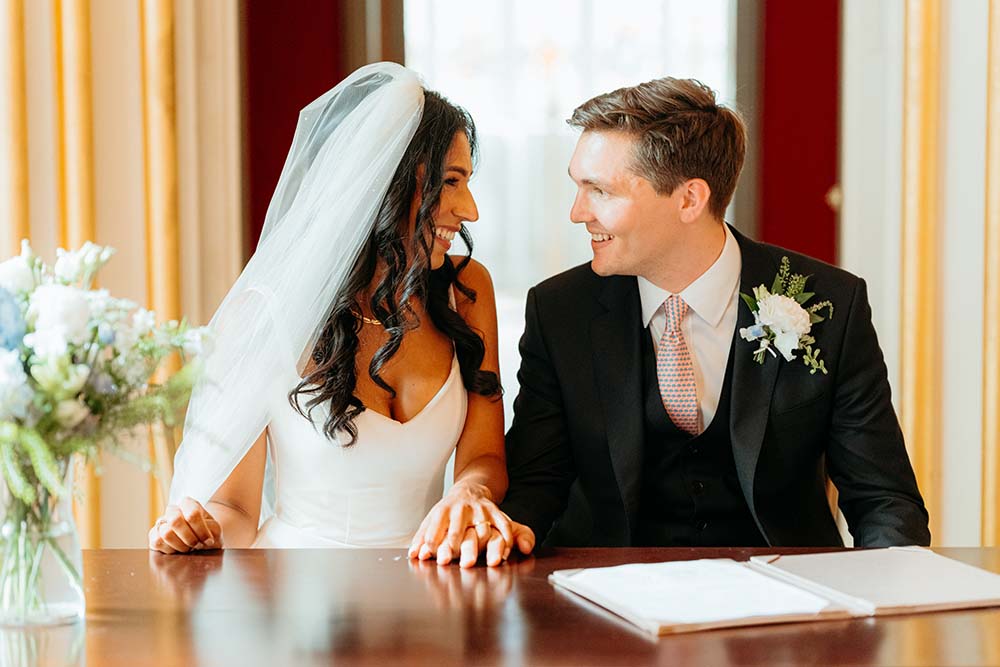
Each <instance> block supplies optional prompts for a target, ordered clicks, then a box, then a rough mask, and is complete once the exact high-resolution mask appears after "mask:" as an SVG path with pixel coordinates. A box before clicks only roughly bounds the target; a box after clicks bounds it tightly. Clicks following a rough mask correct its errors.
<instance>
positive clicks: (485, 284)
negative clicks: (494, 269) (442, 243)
mask: <svg viewBox="0 0 1000 667" xmlns="http://www.w3.org/2000/svg"><path fill="white" fill-rule="evenodd" d="M448 259H449V260H451V263H452V264H453V265H454V266H455V267H456V268H457V267H459V266H460V265H461V263H462V262H465V261H466V258H465V257H463V256H461V255H448ZM458 279H459V280H460V281H461V282H462V283H463V284H464V285H467V286H469V287H471V288H472V289H474V290H476V291H479V289H480V288H482V289H488V290H489V291H490V292H492V291H493V278H492V277H491V276H490V272H489V270H488V269H487V268H486V267H485V266H483V264H482V263H481V262H479V261H477V260H475V259H473V258H471V257H469V258H468V262H466V264H465V268H463V269H462V272H461V273H459V274H458Z"/></svg>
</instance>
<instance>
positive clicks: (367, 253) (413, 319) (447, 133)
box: [288, 90, 502, 446]
mask: <svg viewBox="0 0 1000 667" xmlns="http://www.w3.org/2000/svg"><path fill="white" fill-rule="evenodd" d="M459 132H463V133H464V134H465V136H466V137H467V138H468V140H469V146H470V148H471V150H472V156H473V160H475V159H476V157H477V156H478V150H477V145H476V126H475V124H474V123H473V121H472V117H471V116H470V115H469V114H468V112H467V111H465V110H464V109H462V108H461V107H458V106H456V105H454V104H452V103H451V102H449V101H448V100H447V99H445V98H444V97H442V96H441V95H439V94H438V93H435V92H433V91H430V90H424V110H423V114H422V116H421V118H420V123H419V125H418V126H417V130H416V133H415V134H414V136H413V139H412V140H411V141H410V143H409V146H408V147H407V149H406V152H405V153H404V154H403V158H402V160H401V162H400V163H399V167H397V169H396V173H395V174H394V175H393V178H392V182H391V183H390V184H389V190H388V192H387V193H386V195H385V199H383V200H382V205H381V207H380V208H379V211H378V214H377V215H376V217H375V224H374V229H373V230H372V233H371V235H370V236H369V237H368V239H367V240H366V241H365V244H364V246H363V247H362V249H361V253H360V255H359V256H358V259H357V262H356V263H355V265H354V267H353V269H352V270H351V273H350V275H349V276H348V278H347V280H346V281H345V283H344V286H343V288H341V291H340V293H339V294H338V295H337V297H336V299H335V300H334V303H333V306H332V307H331V310H330V315H329V317H328V318H327V321H326V324H325V325H324V327H323V331H322V333H321V334H320V336H319V339H318V340H317V342H316V346H315V347H314V348H313V351H312V360H313V362H314V363H315V365H314V367H313V369H312V370H311V371H310V372H309V373H308V374H307V375H306V377H305V378H303V379H302V381H301V382H299V384H298V385H297V386H296V387H295V388H294V389H293V390H292V391H291V392H290V393H289V394H288V400H289V403H291V405H292V407H293V408H295V409H296V410H297V411H298V412H299V414H301V415H302V416H303V417H305V418H306V419H309V420H310V421H311V420H312V411H313V410H314V409H315V408H316V407H317V406H319V405H322V404H324V403H329V405H330V416H329V417H328V418H327V420H326V423H325V424H324V425H323V432H324V433H325V434H326V436H327V437H328V438H330V439H336V437H337V432H338V431H343V432H346V433H347V434H348V435H349V436H350V439H349V440H347V441H346V442H344V444H345V445H347V446H349V445H352V444H354V442H355V441H356V440H357V435H358V430H357V427H356V426H355V424H354V418H355V417H357V416H358V415H359V414H361V413H362V412H363V411H364V410H365V405H364V403H362V402H361V400H360V399H359V398H358V397H357V396H355V395H354V390H355V388H356V386H357V367H356V364H355V355H356V353H357V349H358V333H359V332H360V330H361V327H362V322H361V320H360V319H358V318H357V317H356V316H355V315H354V314H353V313H352V311H353V312H361V309H360V308H359V303H360V300H361V299H362V298H363V295H364V294H365V293H366V292H367V291H368V288H369V285H371V283H372V281H373V280H374V279H375V272H376V267H378V266H379V264H380V263H381V264H382V265H383V266H384V267H385V272H384V274H383V275H382V278H381V280H380V281H379V283H378V285H377V286H376V288H375V290H374V292H373V293H372V295H371V298H370V300H369V303H368V307H369V308H370V310H371V312H372V313H373V314H374V316H375V318H376V319H378V320H380V321H381V322H382V326H383V327H385V330H386V331H387V332H388V334H389V339H388V340H387V341H386V342H385V344H384V345H382V346H381V347H380V348H379V349H378V350H377V351H376V352H375V355H374V356H373V357H372V360H371V363H370V364H369V365H368V375H369V376H370V377H371V379H372V381H373V382H374V383H375V384H376V385H378V386H379V387H381V388H382V389H384V390H385V391H387V392H389V395H390V396H392V397H393V398H395V396H396V392H395V390H394V389H393V388H392V387H391V386H390V385H389V384H388V383H387V382H386V381H385V380H384V379H383V378H382V376H381V370H382V368H383V366H385V364H386V363H387V362H388V361H389V360H390V359H391V358H392V357H393V355H395V354H396V352H397V351H398V350H399V346H400V344H401V343H402V341H403V336H404V335H405V334H406V332H407V331H409V330H411V329H415V328H416V327H417V326H418V325H419V319H418V317H417V315H416V313H415V312H414V310H413V307H412V303H413V300H414V299H415V300H417V301H421V302H423V303H424V304H426V309H427V313H428V315H430V319H431V321H432V322H433V323H434V326H435V327H437V328H438V330H440V331H441V332H442V333H444V334H445V335H446V336H448V337H449V338H450V339H451V340H452V341H454V343H455V352H456V355H457V356H458V363H459V366H460V368H461V373H462V381H463V383H464V384H465V388H466V389H467V390H468V391H471V392H475V393H477V394H481V395H483V396H490V397H495V398H499V396H500V395H501V393H502V389H501V387H500V378H499V377H497V374H496V373H494V372H492V371H484V370H482V369H481V368H480V367H481V365H482V363H483V357H484V356H485V354H486V345H485V343H484V342H483V338H482V335H481V334H480V333H479V332H476V331H474V330H473V329H472V328H471V327H469V325H468V324H467V323H466V322H465V320H464V319H462V317H461V316H460V315H459V314H458V313H457V312H455V311H453V310H452V309H451V307H450V304H449V296H448V295H449V288H450V287H451V286H452V285H454V287H455V289H457V290H458V291H459V292H461V293H462V294H464V295H465V296H466V297H468V298H469V299H471V300H472V301H475V299H476V292H475V290H473V289H471V288H470V287H468V286H467V285H464V284H463V283H462V282H461V280H460V279H459V276H460V274H461V273H462V270H463V269H464V268H465V267H466V266H467V265H468V264H469V261H470V258H469V257H464V258H462V259H461V260H460V261H458V263H457V264H456V263H453V262H452V261H451V259H450V258H448V257H445V262H444V265H443V266H442V267H441V268H440V269H437V270H433V271H432V270H430V260H431V248H432V243H433V238H434V237H433V230H434V215H435V213H436V212H437V207H438V202H439V199H440V197H441V188H442V186H443V185H444V169H445V156H446V155H447V153H448V150H449V148H450V147H451V144H452V141H453V140H454V138H455V135H456V134H457V133H459ZM420 167H423V170H422V173H423V178H422V188H421V192H420V195H421V197H420V207H419V210H418V211H417V216H416V225H415V227H414V229H413V230H412V233H411V232H410V230H407V224H408V218H409V213H410V207H411V202H412V201H413V197H414V194H415V193H416V189H417V186H418V178H417V172H418V171H419V170H420ZM460 233H461V236H462V240H463V241H464V242H465V244H466V246H467V247H468V248H469V252H470V255H471V252H472V237H471V236H470V235H469V232H468V231H467V230H466V229H465V227H464V226H463V227H462V230H461V232H460ZM397 295H398V296H399V298H398V300H397ZM303 397H306V399H307V400H305V406H304V407H303V405H302V403H303Z"/></svg>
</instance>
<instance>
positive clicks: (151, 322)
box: [132, 308, 156, 338]
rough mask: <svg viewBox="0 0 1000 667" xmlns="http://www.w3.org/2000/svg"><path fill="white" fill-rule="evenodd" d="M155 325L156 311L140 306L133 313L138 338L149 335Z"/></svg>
mask: <svg viewBox="0 0 1000 667" xmlns="http://www.w3.org/2000/svg"><path fill="white" fill-rule="evenodd" d="M155 326H156V313H154V312H153V311H151V310H146V309H145V308H140V309H139V310H137V311H135V313H134V314H133V315H132V327H133V328H134V330H135V335H136V337H138V338H142V337H143V336H145V335H147V334H148V333H149V332H150V331H152V330H153V327H155Z"/></svg>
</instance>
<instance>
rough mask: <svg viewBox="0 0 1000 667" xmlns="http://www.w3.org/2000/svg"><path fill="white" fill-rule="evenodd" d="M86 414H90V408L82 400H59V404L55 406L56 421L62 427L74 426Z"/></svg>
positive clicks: (85, 416) (84, 417)
mask: <svg viewBox="0 0 1000 667" xmlns="http://www.w3.org/2000/svg"><path fill="white" fill-rule="evenodd" d="M88 415H90V410H89V409H88V408H87V406H86V405H85V404H84V403H83V401H76V400H66V401H60V402H59V405H57V406H56V411H55V417H56V421H57V422H59V424H60V425H61V426H63V427H64V428H75V427H76V426H77V425H78V424H79V423H80V422H82V421H83V420H84V419H86V418H87V416H88Z"/></svg>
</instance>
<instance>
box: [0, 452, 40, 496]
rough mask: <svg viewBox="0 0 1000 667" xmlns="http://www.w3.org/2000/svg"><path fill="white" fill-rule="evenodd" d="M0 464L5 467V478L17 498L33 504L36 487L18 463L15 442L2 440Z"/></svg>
mask: <svg viewBox="0 0 1000 667" xmlns="http://www.w3.org/2000/svg"><path fill="white" fill-rule="evenodd" d="M0 466H2V468H3V476H4V479H6V480H7V487H8V488H9V489H10V492H11V494H13V495H14V497H15V498H17V499H18V500H20V501H21V502H23V503H25V504H26V505H31V504H33V503H34V502H35V489H34V488H32V486H31V484H30V483H29V482H28V480H27V478H25V476H24V471H23V470H22V469H21V466H20V465H19V464H18V461H17V455H16V454H15V453H14V443H13V442H11V441H10V440H4V441H2V442H0Z"/></svg>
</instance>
